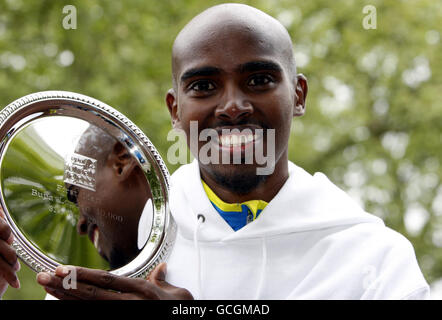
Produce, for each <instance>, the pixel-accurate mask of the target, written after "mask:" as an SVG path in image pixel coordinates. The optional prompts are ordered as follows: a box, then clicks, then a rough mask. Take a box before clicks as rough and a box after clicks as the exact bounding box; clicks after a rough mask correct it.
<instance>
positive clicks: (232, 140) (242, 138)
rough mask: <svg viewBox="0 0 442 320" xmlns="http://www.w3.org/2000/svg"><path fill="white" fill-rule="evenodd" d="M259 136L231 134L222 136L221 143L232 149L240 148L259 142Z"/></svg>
mask: <svg viewBox="0 0 442 320" xmlns="http://www.w3.org/2000/svg"><path fill="white" fill-rule="evenodd" d="M257 138H258V136H257V135H256V134H239V135H237V134H230V135H221V136H220V139H219V140H220V142H221V145H223V146H227V147H231V146H240V145H241V144H246V143H249V142H252V141H254V140H257Z"/></svg>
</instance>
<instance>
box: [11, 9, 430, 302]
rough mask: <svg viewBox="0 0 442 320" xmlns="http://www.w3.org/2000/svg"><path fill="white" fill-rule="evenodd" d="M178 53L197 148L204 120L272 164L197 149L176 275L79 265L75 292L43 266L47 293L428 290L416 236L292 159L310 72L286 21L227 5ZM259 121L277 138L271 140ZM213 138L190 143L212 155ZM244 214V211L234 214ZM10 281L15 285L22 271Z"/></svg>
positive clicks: (176, 101)
mask: <svg viewBox="0 0 442 320" xmlns="http://www.w3.org/2000/svg"><path fill="white" fill-rule="evenodd" d="M172 55H173V62H172V64H173V65H172V69H173V80H174V85H173V89H170V90H169V92H168V94H167V97H166V101H167V105H168V108H169V111H170V113H171V118H172V123H173V126H174V127H175V128H177V129H182V130H183V131H184V132H185V133H186V134H187V137H188V143H189V146H190V144H191V141H192V139H194V138H193V137H191V131H192V130H191V123H192V121H196V122H197V124H198V133H201V132H202V130H205V129H213V130H215V131H216V132H217V133H218V137H217V138H216V137H215V138H214V139H213V140H210V143H212V142H213V145H212V147H213V148H211V152H215V151H219V152H220V153H221V154H227V155H228V158H229V160H230V159H231V156H232V154H234V153H235V152H237V153H239V154H240V156H241V159H242V160H244V158H245V156H246V154H245V151H246V150H250V146H252V147H258V146H259V145H260V146H261V147H262V149H266V150H270V151H272V150H273V152H274V160H272V161H271V162H272V163H271V164H270V165H271V167H272V169H273V170H272V171H271V173H269V174H267V175H258V174H257V170H258V169H260V168H262V167H263V166H264V165H263V164H262V163H258V162H257V161H253V162H252V163H248V164H247V163H246V164H245V163H242V164H232V162H231V161H228V162H227V163H226V162H225V161H223V162H221V163H216V162H209V163H207V161H205V160H206V159H204V161H203V159H202V158H200V157H197V160H198V161H194V162H193V163H192V164H190V165H185V166H182V167H181V168H180V169H178V170H177V172H176V173H174V175H173V176H172V179H171V180H172V181H171V182H172V183H171V191H170V207H171V211H172V214H173V215H174V218H175V220H176V221H177V224H178V236H177V240H176V244H175V246H174V248H173V251H172V253H171V256H170V258H169V260H168V272H167V274H166V266H165V264H161V265H160V266H159V267H157V268H156V269H155V270H154V271H153V272H152V273H151V275H150V276H149V278H148V281H145V280H140V279H138V280H137V279H135V280H134V279H125V278H120V277H115V276H112V275H109V274H107V273H105V272H102V271H94V270H85V269H78V270H77V273H78V274H77V279H78V281H79V286H78V289H77V290H63V288H62V286H61V281H62V280H61V279H62V277H63V276H64V275H65V274H66V273H67V271H68V269H63V268H59V269H57V272H56V275H50V274H39V275H38V282H39V283H40V284H41V285H43V286H44V287H45V289H46V290H47V292H49V293H50V294H53V295H54V296H56V297H58V298H62V299H78V298H93V299H131V298H147V299H175V298H178V299H184V298H197V299H204V298H206V299H255V298H256V299H407V298H410V299H420V298H425V297H427V296H428V293H429V289H428V285H427V283H426V282H425V279H424V278H423V276H422V273H421V271H420V270H419V267H418V265H417V262H416V257H415V254H414V250H413V248H412V246H411V244H410V243H409V242H408V241H407V240H406V239H405V238H404V237H402V236H401V235H399V234H398V233H396V232H394V231H393V230H390V229H388V228H386V227H385V226H384V224H383V223H382V221H381V220H380V219H378V218H376V217H374V216H372V215H369V214H368V213H365V212H364V211H363V210H362V209H361V208H359V207H358V206H357V205H356V204H355V203H354V202H353V201H352V200H351V199H350V198H349V197H348V196H347V195H346V194H345V193H344V192H342V191H341V190H339V189H338V188H337V187H336V186H334V185H333V184H332V183H331V182H330V181H329V180H328V179H327V178H326V177H325V176H324V175H322V174H315V175H314V176H311V175H310V174H308V173H307V172H305V171H304V170H302V169H301V168H299V167H297V166H295V165H294V164H293V163H291V162H289V161H288V155H287V149H288V140H289V133H290V127H291V122H292V118H293V117H296V116H301V115H302V114H303V113H304V111H305V99H306V95H307V81H306V79H305V77H304V76H302V75H297V74H296V68H295V62H294V58H293V53H292V43H291V40H290V37H289V35H288V33H287V31H286V30H285V29H284V28H283V27H282V26H281V24H280V23H279V22H277V21H276V20H275V19H273V18H272V17H270V16H268V15H266V14H265V13H263V12H261V11H259V10H257V9H254V8H251V7H249V6H245V5H240V4H225V5H219V6H215V7H212V8H210V9H208V10H206V11H204V12H203V13H201V14H200V15H198V16H196V17H195V18H194V19H193V20H192V21H191V22H190V23H189V24H188V25H186V27H185V28H184V29H183V30H182V31H181V32H180V34H179V35H178V36H177V38H176V40H175V43H174V46H173V53H172ZM232 129H237V130H238V131H239V133H238V131H237V132H233V131H232ZM246 129H247V130H250V131H252V134H251V135H250V131H248V132H249V134H246V133H244V132H245V130H246ZM258 130H264V131H265V132H266V133H268V134H265V135H262V136H259V135H257V134H256V132H258ZM272 130H274V131H273V132H274V137H275V141H274V143H273V141H272V139H271V136H272V135H271V134H270V133H271V132H272ZM204 145H205V143H204V142H202V141H200V142H199V143H198V145H197V148H196V149H197V150H195V149H193V148H191V149H193V150H192V151H193V152H194V153H195V152H199V151H201V150H202V148H203V146H204ZM252 150H255V149H254V148H252ZM198 155H199V153H197V156H198ZM236 209H238V210H236ZM243 209H244V210H243ZM235 210H236V211H235ZM235 212H237V213H238V215H240V216H241V214H243V213H244V214H245V215H244V214H243V215H242V217H243V218H240V219H232V216H233V217H235V214H234V213H235ZM235 230H236V231H235ZM7 235H8V234H5V235H4V236H3V239H5V240H6V239H7V237H6V236H7ZM8 265H9V266H10V267H9V268H10V270H9V271H8V272H9V273H7V274H8V275H9V274H13V273H14V261H13V259H9V260H8ZM63 271H65V272H63ZM7 279H11V280H10V281H11V282H10V283H11V284H13V283H14V282H13V280H14V278H13V277H12V276H9V278H7ZM8 281H9V280H8ZM116 291H118V292H116Z"/></svg>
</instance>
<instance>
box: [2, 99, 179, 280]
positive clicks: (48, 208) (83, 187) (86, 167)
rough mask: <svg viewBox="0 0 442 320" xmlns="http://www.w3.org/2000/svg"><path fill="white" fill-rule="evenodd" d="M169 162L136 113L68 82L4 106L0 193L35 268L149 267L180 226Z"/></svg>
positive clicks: (120, 271)
mask: <svg viewBox="0 0 442 320" xmlns="http://www.w3.org/2000/svg"><path fill="white" fill-rule="evenodd" d="M168 177H169V173H168V171H167V168H166V166H165V164H164V162H163V160H162V159H161V156H160V155H159V154H158V152H157V150H156V149H155V147H154V146H153V145H152V143H151V142H150V140H149V139H148V138H147V137H146V136H145V135H144V134H143V133H142V132H141V130H139V128H137V127H136V126H135V125H134V124H133V123H132V122H131V121H130V120H128V119H127V118H126V117H124V116H123V115H122V114H120V113H119V112H118V111H116V110H114V109H113V108H111V107H110V106H108V105H106V104H104V103H102V102H100V101H98V100H95V99H93V98H90V97H87V96H84V95H80V94H76V93H72V92H65V91H47V92H39V93H35V94H31V95H28V96H26V97H23V98H20V99H18V100H16V101H14V102H13V103H11V104H10V105H8V106H7V107H6V108H4V109H3V110H2V112H0V200H1V206H2V208H3V211H4V212H5V215H6V219H7V221H8V223H9V225H10V227H11V229H12V231H13V234H14V237H15V241H14V243H13V247H14V248H15V249H16V251H17V254H18V256H19V257H20V258H21V259H22V260H23V262H25V263H26V264H27V265H28V266H29V267H30V268H32V269H33V270H34V271H36V272H39V271H42V270H45V271H54V270H55V268H56V267H57V266H58V265H60V264H64V265H76V266H82V267H86V268H95V269H104V270H109V269H111V272H112V273H114V274H116V275H121V276H129V277H145V276H146V274H147V273H148V272H150V271H151V270H152V268H153V267H155V266H156V265H157V264H158V263H159V262H161V261H164V260H165V259H166V258H167V256H168V254H169V252H170V248H171V247H172V245H173V243H174V240H175V236H176V225H175V222H174V221H173V218H172V216H171V214H170V211H169V206H168Z"/></svg>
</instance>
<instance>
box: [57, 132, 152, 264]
mask: <svg viewBox="0 0 442 320" xmlns="http://www.w3.org/2000/svg"><path fill="white" fill-rule="evenodd" d="M64 182H65V185H66V189H67V196H68V199H69V200H70V201H71V202H73V203H75V205H76V206H77V207H78V208H79V215H80V216H79V219H78V223H77V232H78V233H79V234H80V235H87V236H88V237H89V239H90V241H91V242H92V243H93V244H94V246H95V248H96V249H97V251H98V253H99V254H100V255H101V256H102V257H103V258H104V259H105V260H106V261H108V262H109V265H110V267H111V269H116V268H119V267H121V266H123V265H125V264H127V263H128V262H129V261H131V260H132V259H133V258H135V256H137V255H138V253H139V252H140V251H141V249H142V248H143V247H144V244H145V242H146V241H147V237H148V233H149V230H148V229H147V228H146V227H145V226H144V224H143V223H140V221H143V222H144V220H145V219H140V218H141V216H142V213H143V212H144V216H146V217H150V216H151V214H152V210H153V208H152V201H151V198H152V195H151V193H150V188H149V186H148V183H147V180H146V178H145V176H144V174H143V172H142V170H141V168H140V167H139V166H138V164H137V163H136V161H135V159H134V158H133V157H132V156H131V155H130V153H129V151H128V150H127V149H126V148H125V147H124V146H123V145H122V144H121V143H120V142H118V141H116V140H115V139H114V138H113V137H111V136H110V135H108V134H107V133H106V132H105V131H104V130H102V129H100V128H98V127H96V126H93V125H91V126H90V127H89V128H88V129H87V130H86V131H85V132H84V133H83V135H82V136H81V138H80V140H79V142H78V145H77V147H76V149H75V153H74V154H71V155H69V156H68V157H67V159H66V162H65V173H64ZM148 200H149V201H148Z"/></svg>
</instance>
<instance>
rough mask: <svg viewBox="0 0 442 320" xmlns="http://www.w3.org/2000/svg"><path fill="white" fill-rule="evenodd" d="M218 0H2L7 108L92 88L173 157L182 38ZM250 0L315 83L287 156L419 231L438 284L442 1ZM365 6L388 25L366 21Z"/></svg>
mask: <svg viewBox="0 0 442 320" xmlns="http://www.w3.org/2000/svg"><path fill="white" fill-rule="evenodd" d="M217 3H220V1H201V0H199V1H197V0H190V1H172V0H165V1H136V0H128V1H124V2H122V1H86V0H81V1H50V0H46V1H35V2H30V1H27V2H25V1H18V0H15V1H14V0H8V1H2V2H0V106H3V107H4V106H6V105H7V104H8V103H9V102H11V101H13V100H15V99H17V98H19V97H21V96H23V95H26V94H29V93H32V92H36V91H42V90H49V89H51V90H52V89H54V90H67V91H73V92H78V93H83V94H86V95H89V96H92V97H94V98H97V99H99V100H102V101H104V102H106V103H108V104H109V105H111V106H113V107H114V108H116V109H118V110H119V111H121V112H122V113H124V114H125V115H127V116H128V117H129V118H130V119H131V120H132V121H134V122H135V123H136V124H137V125H138V126H139V127H140V128H141V129H142V130H143V131H144V132H145V133H146V135H147V136H148V137H149V138H150V139H151V141H152V142H153V143H154V145H155V146H156V147H157V148H158V150H159V151H160V153H161V154H162V156H163V158H164V159H165V160H166V155H167V148H168V146H169V145H170V144H171V142H168V141H167V140H166V136H167V133H168V131H169V130H170V127H171V126H170V118H169V114H168V111H167V108H166V106H165V103H164V97H165V93H166V92H167V90H168V89H169V88H170V87H171V66H170V57H171V45H172V43H173V40H174V38H175V36H176V34H177V33H178V32H179V30H180V29H181V28H182V27H183V26H184V25H185V24H186V23H187V22H188V21H189V19H191V18H192V17H193V16H194V15H196V14H197V13H199V12H200V11H202V10H204V9H205V8H207V7H210V6H211V5H214V4H217ZM244 3H247V4H250V5H253V6H256V7H258V8H259V9H262V10H264V11H266V12H268V13H269V14H271V15H273V16H274V17H277V18H278V19H280V21H282V22H283V23H284V24H285V25H286V27H287V29H288V30H289V32H290V34H291V36H292V39H293V41H294V44H295V52H296V57H297V61H298V72H302V73H303V74H305V75H306V76H307V78H308V79H309V94H308V97H307V112H306V115H305V116H303V117H302V118H297V119H295V120H294V123H293V134H292V135H293V137H292V139H291V141H290V149H289V157H290V159H291V160H293V161H294V162H296V163H297V164H298V165H300V166H302V167H304V168H306V169H307V170H308V171H309V172H311V173H313V172H315V171H322V172H324V173H326V174H327V175H328V176H329V177H330V179H331V180H332V181H334V182H335V183H337V184H338V185H339V186H341V187H342V188H343V189H344V190H347V191H349V192H350V194H351V195H352V196H354V197H355V199H358V200H359V201H360V202H361V204H362V205H364V207H365V208H366V210H367V211H369V212H372V213H374V214H376V215H379V216H381V217H382V218H383V219H384V221H385V222H386V224H387V225H388V226H389V227H391V228H393V229H395V230H397V231H399V232H401V233H402V234H404V235H405V236H406V237H407V238H408V239H409V240H411V241H412V243H413V245H414V247H415V250H416V254H417V257H418V260H419V263H420V266H421V268H422V270H423V272H424V275H425V277H426V279H427V281H429V282H434V281H436V280H437V279H439V278H442V250H440V247H441V246H442V186H441V184H440V182H441V176H442V166H441V153H442V151H441V148H440V145H441V142H442V132H441V123H442V105H441V104H440V99H439V98H438V95H439V93H440V92H441V91H442V81H441V79H442V77H441V70H442V68H441V66H442V59H440V51H441V41H440V39H439V37H440V33H439V31H440V30H441V29H442V23H441V22H442V17H441V15H442V4H441V2H437V1H429V0H421V1H394V0H386V1H379V0H373V1H355V0H353V1H344V0H340V1H339V0H338V1H333V2H330V1H325V0H315V1H293V0H281V1H277V0H256V1H247V2H244ZM68 4H73V5H75V6H76V8H77V14H78V21H77V22H78V25H77V29H76V30H65V29H63V27H62V20H63V18H64V16H65V15H64V14H63V13H62V9H63V7H64V6H65V5H68ZM368 4H370V5H374V6H375V7H376V9H377V29H369V30H366V29H364V28H363V26H362V20H363V18H364V16H365V14H363V12H362V9H363V7H364V6H365V5H368ZM202 32H203V31H202ZM72 55H73V57H74V61H73V63H69V62H70V60H71V58H72ZM176 168H177V166H172V165H169V170H170V171H171V172H173V171H174V170H175V169H176ZM33 277H34V276H33V275H32V276H31V278H28V277H27V276H26V274H23V275H22V286H23V289H22V290H21V291H19V292H22V295H18V293H17V291H14V289H9V290H8V292H7V293H6V295H5V298H31V299H32V298H36V297H37V296H39V294H40V293H36V291H34V290H35V287H34V283H35V280H34V279H32V278H33ZM31 282H32V284H31ZM28 288H29V289H28Z"/></svg>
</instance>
